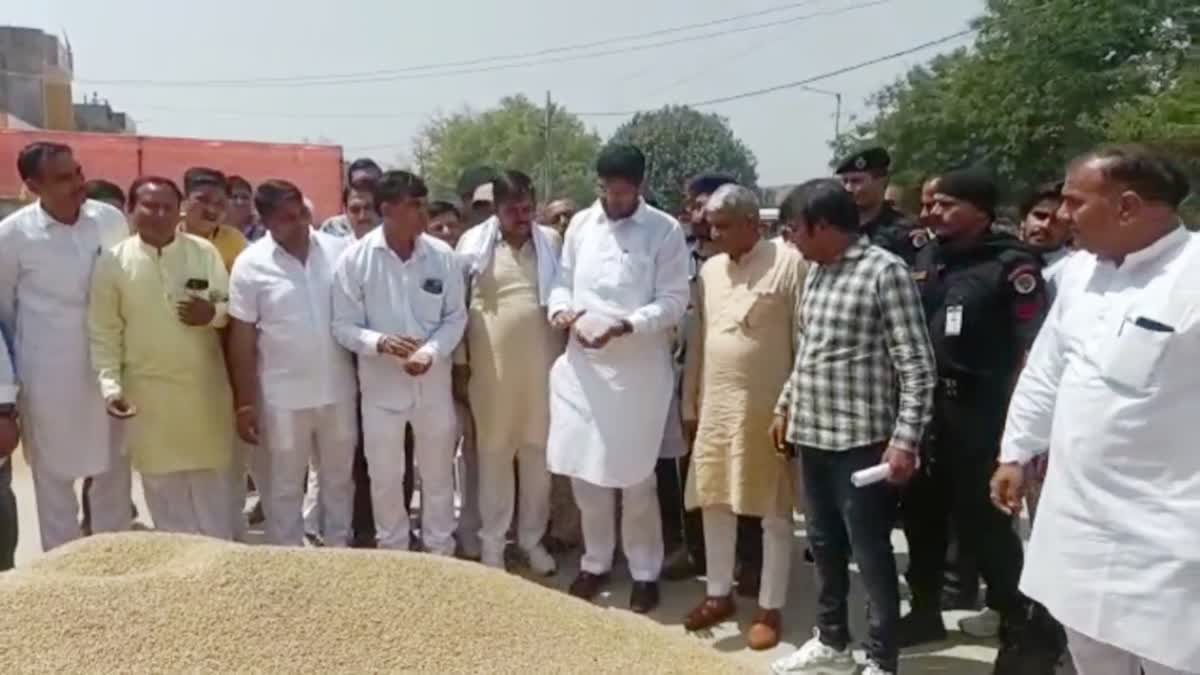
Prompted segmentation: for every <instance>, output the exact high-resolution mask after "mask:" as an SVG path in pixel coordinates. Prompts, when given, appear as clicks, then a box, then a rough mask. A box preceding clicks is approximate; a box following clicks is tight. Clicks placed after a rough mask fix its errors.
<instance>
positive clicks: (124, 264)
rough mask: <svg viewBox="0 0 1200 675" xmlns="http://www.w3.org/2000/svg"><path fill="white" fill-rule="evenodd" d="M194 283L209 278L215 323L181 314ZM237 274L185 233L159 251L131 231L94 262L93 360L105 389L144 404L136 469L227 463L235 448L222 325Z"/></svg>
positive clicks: (135, 424)
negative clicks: (200, 323) (188, 320)
mask: <svg viewBox="0 0 1200 675" xmlns="http://www.w3.org/2000/svg"><path fill="white" fill-rule="evenodd" d="M189 279H203V280H206V281H207V282H208V290H207V297H208V298H209V299H210V300H212V301H213V302H215V303H217V314H216V317H215V318H214V319H213V321H212V324H211V325H210V326H205V327H192V326H187V325H184V323H183V322H182V321H180V320H179V318H178V316H177V314H176V310H175V304H176V303H177V302H179V301H181V300H183V299H184V298H186V297H187V292H186V291H185V290H184V285H185V284H186V282H187V281H188V280H189ZM228 297H229V276H228V273H227V272H226V271H225V264H224V261H223V260H222V259H221V256H220V254H219V253H218V252H217V249H216V248H215V247H214V246H213V245H212V244H211V243H209V242H207V241H205V240H203V239H200V238H199V237H194V236H192V235H188V234H183V233H179V234H177V235H176V237H175V241H173V242H171V243H170V244H168V245H167V246H166V247H164V248H163V249H162V251H161V252H160V251H159V250H158V249H155V248H154V247H152V246H149V245H147V244H146V243H144V242H143V241H142V240H141V239H140V238H139V237H136V236H134V237H131V238H129V239H126V240H125V241H123V242H121V243H120V244H118V245H116V246H115V247H113V248H112V249H111V250H110V251H108V252H106V253H105V254H103V255H102V256H101V258H100V260H99V261H98V262H97V263H96V270H95V273H94V276H93V280H92V296H91V303H90V305H89V308H88V332H89V337H90V341H91V352H92V365H93V367H94V368H95V369H96V372H97V374H98V376H99V378H100V388H101V391H102V392H103V393H104V395H105V396H106V397H107V396H111V395H118V394H123V395H124V396H125V398H126V400H127V401H128V402H129V403H131V404H132V405H134V406H135V407H136V408H137V414H136V415H135V416H134V417H133V418H132V419H131V420H130V422H129V452H130V456H131V459H132V462H133V466H134V468H136V469H137V470H138V471H140V472H142V473H147V474H152V475H153V474H164V473H173V472H176V471H199V470H209V469H223V468H225V467H226V466H228V464H229V462H230V457H231V454H232V451H233V433H234V432H233V403H232V396H231V394H230V389H229V380H228V377H227V375H226V371H225V361H224V356H223V354H222V351H221V340H220V335H219V333H218V328H221V327H223V326H224V325H225V324H226V323H227V321H228V316H227V315H226V313H225V303H226V301H227V299H228Z"/></svg>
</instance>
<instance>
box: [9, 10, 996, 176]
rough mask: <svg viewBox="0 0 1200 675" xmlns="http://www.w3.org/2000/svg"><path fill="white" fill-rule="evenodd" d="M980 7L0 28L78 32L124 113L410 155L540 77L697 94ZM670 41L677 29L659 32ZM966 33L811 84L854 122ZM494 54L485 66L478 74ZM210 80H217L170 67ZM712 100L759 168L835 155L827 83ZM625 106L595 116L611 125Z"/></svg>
mask: <svg viewBox="0 0 1200 675" xmlns="http://www.w3.org/2000/svg"><path fill="white" fill-rule="evenodd" d="M788 6H791V7H790V8H787V9H784V7H788ZM982 6H983V0H807V1H805V0H744V1H742V2H729V1H728V0H691V1H690V2H684V1H683V0H606V1H605V2H585V1H583V0H557V1H555V0H506V1H505V2H496V1H493V0H288V1H287V2H282V1H280V2H269V1H268V0H203V1H201V2H185V1H182V0H170V1H168V2H162V1H161V0H104V1H103V2H98V1H97V0H13V1H11V2H4V3H3V5H2V6H0V25H23V26H31V27H37V28H42V29H43V30H46V31H48V32H52V33H56V34H58V35H59V36H62V35H63V34H64V33H65V34H66V35H67V36H68V37H69V38H70V41H71V45H72V47H73V48H74V52H75V76H76V83H75V96H76V99H77V100H78V99H80V98H82V97H83V96H84V95H85V94H86V95H88V96H90V95H91V93H92V92H96V93H98V94H99V95H100V97H101V98H106V99H108V100H109V101H111V102H112V104H113V106H114V107H116V108H117V109H118V110H123V111H125V112H128V113H130V114H131V115H132V116H133V117H134V119H135V120H136V121H137V123H138V127H139V131H140V132H142V133H147V134H156V135H171V136H190V137H202V138H221V139H236V140H261V141H303V140H308V141H317V140H321V141H326V142H334V143H339V144H342V145H344V146H346V154H347V156H358V155H371V156H374V157H376V158H377V159H379V160H381V161H383V162H385V163H389V164H401V163H405V162H406V161H407V159H406V158H407V156H408V153H409V150H410V148H411V141H412V139H413V137H414V136H415V135H416V133H417V132H418V131H419V129H420V128H421V126H422V125H423V124H424V123H426V122H427V121H428V120H429V119H430V117H431V116H432V115H436V114H437V113H438V112H447V111H455V110H458V109H461V108H462V107H464V106H470V107H472V108H486V107H488V106H491V105H494V104H495V103H496V102H497V101H498V100H499V99H500V98H501V97H502V96H505V95H508V94H515V93H523V94H525V95H527V96H529V97H531V98H533V99H535V100H538V101H540V100H542V99H543V98H544V97H545V95H546V91H547V90H549V91H551V93H552V96H553V97H554V99H555V100H556V101H557V102H558V103H560V104H562V105H565V106H566V107H567V109H568V110H571V111H573V112H579V113H598V112H611V111H627V110H642V109H652V108H656V107H659V106H661V105H663V104H667V103H689V102H695V101H703V100H707V99H712V98H718V97H721V96H726V95H731V94H737V93H740V92H744V91H750V90H755V89H759V88H764V87H769V86H772V85H776V84H781V83H785V82H790V81H795V80H799V79H803V78H807V77H810V76H813V75H817V74H820V73H826V72H829V71H833V70H837V69H839V68H842V67H845V66H850V65H854V64H856V63H861V62H863V61H867V60H870V59H873V58H877V57H880V56H885V55H887V54H890V53H894V52H897V51H901V50H903V49H907V48H909V47H912V46H914V45H917V44H920V43H923V42H927V41H930V40H933V39H936V38H939V37H942V36H945V35H948V34H951V33H954V32H956V31H959V30H962V29H963V28H965V27H966V26H967V22H968V21H969V20H970V19H971V18H973V17H974V16H976V15H977V14H978V13H979V12H981V11H982ZM775 8H779V9H778V11H769V12H767V13H764V14H761V15H759V16H754V17H749V18H746V19H743V20H739V21H734V22H727V23H720V24H715V25H711V26H709V27H702V28H694V29H691V30H686V31H675V30H667V29H672V28H675V27H679V26H683V25H689V24H699V23H704V22H708V21H714V20H719V19H724V18H726V17H731V16H735V15H741V14H747V13H752V12H758V11H762V10H773V9H775ZM764 24H767V25H766V26H765V27H763V28H753V27H754V26H761V25H764ZM660 30H662V32H661V33H659V34H657V35H654V36H651V37H645V38H642V39H640V40H636V41H631V42H629V41H627V42H617V41H615V40H616V38H620V37H623V36H628V35H631V34H641V33H648V32H654V31H660ZM692 36H707V37H704V38H703V39H698V40H688V39H687V38H689V37H692ZM664 42H671V43H673V44H665V45H664V44H654V43H664ZM583 43H586V44H588V45H590V46H586V47H584V46H580V47H577V48H572V49H567V50H563V51H555V52H553V53H551V54H546V55H544V56H541V57H538V58H527V59H524V60H523V61H520V63H526V64H528V63H529V62H531V61H537V60H539V59H540V60H541V63H536V64H534V65H523V66H521V67H515V68H503V69H496V67H497V66H500V65H504V64H510V63H513V61H511V60H509V61H504V60H496V59H495V58H494V57H498V56H505V55H512V54H521V53H529V52H536V51H539V50H545V49H552V48H557V47H568V46H571V45H581V44H583ZM962 44H966V39H965V38H964V39H963V40H958V41H956V42H952V43H949V44H947V45H944V46H942V47H939V48H934V49H930V50H926V51H922V52H918V53H916V54H913V55H910V56H906V57H902V58H898V59H895V60H892V61H888V62H886V63H881V64H878V65H873V66H869V67H867V68H863V69H861V70H857V71H854V72H850V73H846V74H843V75H838V76H835V77H832V78H829V79H827V80H823V81H821V82H816V83H814V84H813V85H812V86H814V87H819V88H821V89H825V90H829V91H836V92H840V93H842V94H843V98H844V104H843V118H842V119H843V126H845V125H847V124H849V121H850V120H851V118H852V117H853V116H854V115H855V114H856V113H857V114H861V113H862V112H864V111H865V110H866V106H865V100H866V98H867V96H868V95H869V94H870V93H871V92H873V91H874V90H876V89H878V88H879V87H880V86H882V85H885V84H887V83H889V82H891V81H892V80H894V79H895V78H896V77H897V76H899V75H900V74H902V73H903V72H904V71H905V70H906V69H907V68H908V67H910V66H912V65H914V64H916V63H919V62H922V61H925V60H927V59H929V58H930V57H932V56H933V55H934V54H935V53H937V49H943V50H948V49H951V48H953V47H955V46H958V45H962ZM647 45H652V46H649V47H647ZM547 60H554V61H557V62H552V63H546V61H547ZM463 61H475V62H476V63H472V64H469V65H463V66H457V67H454V68H451V69H449V70H452V71H457V72H453V73H450V74H447V73H446V70H447V69H446V68H442V69H441V70H434V71H430V70H423V71H415V70H411V69H412V68H413V67H414V66H427V65H429V64H443V63H447V62H463ZM406 68H407V69H410V70H408V71H405V72H400V73H396V72H395V71H397V70H399V69H406ZM486 68H491V69H492V70H490V71H483V72H481V70H480V69H486ZM379 71H391V72H390V73H385V74H383V75H375V76H372V78H369V79H373V80H375V81H366V82H364V81H362V80H363V79H364V78H362V77H360V78H359V81H357V82H351V83H344V82H343V83H338V84H334V85H317V84H313V83H311V82H305V83H294V82H284V83H282V84H283V86H278V84H277V85H276V86H264V85H262V84H261V83H260V84H257V85H254V86H238V87H232V86H224V85H222V86H217V85H216V84H214V81H222V82H226V83H228V81H231V80H233V81H242V82H244V81H246V80H255V79H258V80H262V79H264V78H265V79H271V78H296V77H308V78H312V77H316V76H326V75H343V74H353V73H364V72H376V73H377V72H379ZM464 71H466V72H464ZM399 78H404V79H399ZM130 80H135V81H138V82H129V81H130ZM198 80H206V81H209V83H210V84H209V85H205V86H201V85H198V84H190V85H188V86H163V85H162V84H161V83H163V82H167V83H171V82H174V83H178V82H180V81H184V82H192V83H195V82H196V81H198ZM116 81H123V82H122V83H116ZM703 109H704V110H707V111H712V112H717V113H719V114H721V115H724V116H726V117H727V118H728V119H729V120H730V122H731V124H732V126H733V129H734V132H735V133H736V134H737V135H738V136H739V137H740V138H741V139H742V140H743V141H745V143H746V144H747V145H748V146H749V147H750V148H751V150H753V151H754V153H755V155H756V157H757V158H758V167H759V175H760V182H761V183H762V184H775V183H790V182H797V181H799V180H802V179H805V178H809V177H812V176H814V175H818V174H824V173H827V172H828V162H829V159H830V157H829V154H830V153H829V149H828V146H827V142H828V140H829V139H830V138H831V137H832V135H833V130H834V109H835V105H834V99H833V97H832V96H827V95H821V94H815V93H812V92H807V91H804V90H801V89H790V90H786V91H780V92H777V93H772V94H767V95H763V96H757V97H752V98H746V99H742V100H738V101H733V102H728V103H721V104H717V105H712V106H706V107H705V108H703ZM624 119H625V118H624V117H619V116H596V115H587V116H585V117H584V121H585V122H586V123H587V124H588V125H589V126H591V127H594V128H595V129H596V130H597V131H598V132H599V133H600V134H601V135H602V136H603V137H607V136H608V135H609V134H611V133H612V131H613V130H614V129H615V128H616V127H617V126H618V125H619V124H620V123H621V122H622V121H623V120H624Z"/></svg>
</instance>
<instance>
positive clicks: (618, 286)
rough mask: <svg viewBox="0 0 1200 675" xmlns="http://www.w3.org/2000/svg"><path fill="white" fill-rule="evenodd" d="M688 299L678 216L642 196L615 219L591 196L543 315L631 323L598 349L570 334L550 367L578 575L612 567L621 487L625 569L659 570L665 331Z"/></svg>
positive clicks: (552, 463) (552, 451) (554, 434)
mask: <svg viewBox="0 0 1200 675" xmlns="http://www.w3.org/2000/svg"><path fill="white" fill-rule="evenodd" d="M688 298H689V290H688V249H687V244H686V242H685V241H684V236H683V231H682V230H681V229H680V227H679V224H678V223H677V222H676V221H675V219H673V218H671V217H670V216H668V215H667V214H665V213H663V212H661V211H659V210H657V209H654V208H652V207H650V206H648V205H646V204H645V203H642V204H640V205H639V206H638V209H637V211H636V212H635V213H634V214H633V215H632V216H631V217H629V218H626V219H623V220H619V221H611V220H609V218H608V216H607V215H606V214H605V213H604V209H603V207H602V206H601V205H600V203H599V202H597V203H596V204H594V205H593V206H592V207H591V208H589V209H587V210H585V211H583V212H581V213H579V214H577V215H576V216H575V218H574V219H573V220H572V222H571V226H570V227H569V228H568V229H567V236H566V241H565V242H564V244H563V255H562V261H561V264H560V271H559V276H558V281H557V283H556V284H555V288H554V290H553V291H552V293H551V294H550V298H549V302H548V303H547V313H548V315H549V316H550V317H553V316H554V315H555V314H557V313H558V312H561V311H566V310H583V311H586V312H588V313H590V314H593V315H602V316H607V317H610V318H612V319H616V320H619V319H626V320H628V321H629V323H630V324H631V325H632V326H633V332H632V333H631V334H629V335H625V336H622V337H619V338H614V339H613V340H612V341H611V342H609V343H608V344H607V345H606V346H605V347H603V348H602V349H586V348H584V347H583V345H582V344H580V342H579V341H578V339H576V338H574V337H572V338H571V339H570V340H569V341H568V345H567V351H566V353H565V354H563V355H562V356H561V357H559V358H558V360H557V361H555V363H554V366H553V368H552V369H551V371H550V436H549V441H548V444H547V463H548V466H549V468H550V470H551V471H552V472H554V473H557V474H562V475H565V476H569V477H570V478H571V479H572V481H573V484H574V491H575V499H576V502H577V503H578V505H579V510H580V513H581V520H582V524H583V532H584V545H585V549H586V550H585V553H584V557H583V561H582V564H581V567H582V569H583V570H584V571H587V572H590V573H593V574H602V573H606V572H608V571H609V568H610V567H611V565H612V555H613V548H614V545H615V541H616V536H615V532H613V528H614V522H613V521H614V514H613V510H612V509H613V497H614V494H613V489H622V490H623V491H624V495H623V499H624V501H623V507H622V508H623V513H624V517H623V518H622V539H623V541H624V545H625V551H626V558H628V559H629V563H630V573H631V574H632V575H633V578H634V579H635V580H637V581H655V580H657V578H658V573H659V571H660V569H661V567H662V556H663V551H662V547H663V543H662V527H661V524H660V517H659V510H658V504H657V499H658V498H657V493H656V492H655V489H654V465H655V463H656V462H657V461H658V457H659V449H660V446H661V444H662V440H663V430H664V428H665V425H666V418H667V408H668V406H669V405H670V402H671V398H672V393H673V390H674V386H675V378H674V371H673V369H672V363H671V330H672V329H673V328H674V327H675V326H676V325H677V324H678V323H679V321H680V319H681V318H682V317H683V314H684V312H685V311H686V309H687V305H688ZM651 507H652V508H651Z"/></svg>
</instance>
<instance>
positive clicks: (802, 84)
mask: <svg viewBox="0 0 1200 675" xmlns="http://www.w3.org/2000/svg"><path fill="white" fill-rule="evenodd" d="M975 32H977V31H976V29H974V28H970V29H967V30H962V31H959V32H957V33H951V34H950V35H945V36H943V37H940V38H937V39H934V40H930V41H928V42H922V43H921V44H919V45H914V46H912V47H909V48H907V49H902V50H900V51H898V52H892V53H891V54H887V55H884V56H879V57H876V58H873V59H870V60H869V61H862V62H860V63H855V64H853V65H849V66H845V67H842V68H838V69H837V70H831V71H828V72H824V73H820V74H818V75H812V76H810V77H806V78H804V79H803V80H796V81H794V82H786V83H783V84H778V85H774V86H771V87H765V88H762V89H756V90H754V91H747V92H742V93H739V94H731V95H728V96H720V97H717V98H710V99H706V100H703V101H692V102H688V103H680V104H679V105H682V106H689V107H693V108H698V107H702V106H709V105H717V104H719V103H727V102H729V101H736V100H740V99H744V98H752V97H755V96H764V95H766V94H772V93H775V92H777V91H782V90H785V89H807V90H809V91H813V92H816V93H820V94H829V95H834V96H836V95H837V92H833V91H828V90H825V89H817V88H815V87H810V86H808V85H809V84H811V83H813V82H819V81H821V80H827V79H829V78H831V77H836V76H838V75H843V74H845V73H849V72H852V71H855V70H861V69H863V68H867V67H870V66H873V65H877V64H880V63H884V62H886V61H891V60H893V59H898V58H901V57H904V56H908V55H909V54H914V53H916V52H919V51H922V50H925V49H929V48H930V47H936V46H938V45H942V44H945V43H947V42H952V41H954V40H957V39H958V38H961V37H965V36H967V35H971V34H973V33H975ZM640 112H648V110H645V109H643V110H623V111H607V112H573V111H571V114H573V115H577V116H579V117H629V116H632V115H636V114H638V113H640ZM405 145H406V143H404V142H394V143H373V144H370V145H356V146H346V147H344V148H343V149H344V150H346V151H360V150H374V149H382V148H394V147H403V146H405Z"/></svg>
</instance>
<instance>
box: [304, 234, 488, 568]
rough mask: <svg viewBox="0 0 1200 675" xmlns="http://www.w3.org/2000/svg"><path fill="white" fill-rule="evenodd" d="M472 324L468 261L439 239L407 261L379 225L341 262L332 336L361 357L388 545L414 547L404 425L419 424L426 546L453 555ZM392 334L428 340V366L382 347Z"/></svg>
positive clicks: (369, 441)
mask: <svg viewBox="0 0 1200 675" xmlns="http://www.w3.org/2000/svg"><path fill="white" fill-rule="evenodd" d="M466 324H467V310H466V296H465V291H464V289H463V274H462V264H461V262H460V261H459V259H458V258H457V256H456V255H455V253H454V250H453V249H451V248H450V247H449V246H447V245H446V244H445V243H443V242H441V241H439V240H437V239H434V238H433V237H430V236H428V235H424V234H422V235H420V236H419V237H418V238H417V241H416V246H415V248H414V249H413V253H412V256H411V257H410V258H409V259H408V260H402V259H401V258H400V256H398V255H396V253H395V252H394V251H392V249H391V248H389V247H388V245H387V241H386V239H385V238H384V228H383V227H378V228H376V229H374V230H373V231H371V233H369V234H367V235H366V236H365V237H363V238H362V239H359V240H358V241H357V242H356V243H354V244H353V245H352V246H351V247H350V249H349V250H347V251H346V253H345V254H344V255H343V256H342V258H341V261H340V262H339V263H338V268H337V271H336V272H335V274H334V290H333V334H334V337H336V338H337V341H338V342H339V343H341V345H342V346H343V347H345V348H346V349H349V350H352V351H354V352H356V353H357V354H358V378H359V386H360V389H361V392H362V424H363V449H364V451H365V453H366V456H367V469H368V472H369V474H370V478H371V503H372V507H373V510H374V514H375V531H376V536H377V537H378V540H379V547H380V548H385V549H401V548H407V547H408V537H409V525H408V505H407V504H405V503H404V499H403V493H404V490H403V484H404V428H405V426H406V425H407V424H412V429H413V441H414V448H413V450H414V455H415V457H414V459H415V460H416V464H417V467H418V471H419V473H420V475H421V537H422V539H423V540H424V544H425V549H426V551H428V552H430V553H434V554H438V555H446V556H449V555H453V554H454V530H455V523H454V448H455V445H456V443H457V440H458V439H457V436H456V433H457V426H458V425H457V420H456V419H455V410H454V400H453V397H452V396H451V393H450V367H451V359H452V356H453V352H454V348H455V346H457V345H458V341H459V340H461V339H462V335H463V330H464V329H465V328H466ZM393 334H395V335H405V336H408V337H413V338H416V339H418V340H421V341H423V342H424V345H423V346H422V347H421V348H420V350H419V352H420V353H422V354H428V355H430V356H431V357H433V365H432V366H430V368H429V370H428V371H426V372H425V373H424V374H422V375H420V376H417V377H413V376H411V375H409V374H408V373H406V372H405V371H404V369H403V365H404V364H403V361H401V360H400V359H397V358H396V357H394V356H391V355H386V354H380V353H379V340H380V339H381V338H382V337H383V336H384V335H393ZM321 471H324V467H321Z"/></svg>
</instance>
